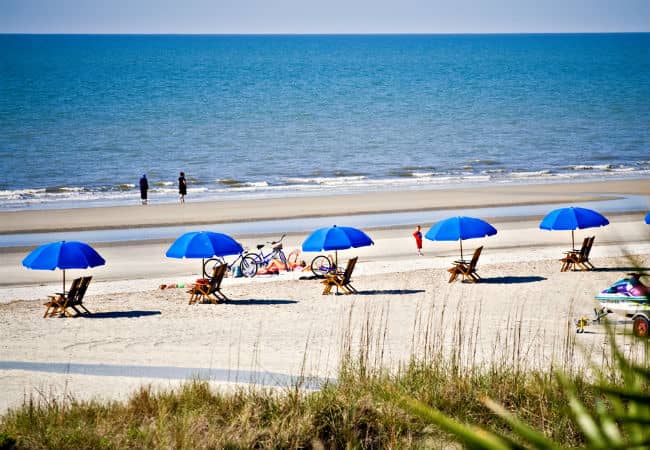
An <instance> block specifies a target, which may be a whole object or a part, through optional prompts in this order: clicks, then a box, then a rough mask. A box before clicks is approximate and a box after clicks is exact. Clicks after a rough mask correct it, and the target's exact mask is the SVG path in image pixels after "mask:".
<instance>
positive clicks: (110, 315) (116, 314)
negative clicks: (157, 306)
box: [83, 311, 160, 319]
mask: <svg viewBox="0 0 650 450" xmlns="http://www.w3.org/2000/svg"><path fill="white" fill-rule="evenodd" d="M158 315H160V311H108V312H96V313H92V314H90V315H88V316H83V317H87V318H89V319H125V318H126V319H132V318H135V317H145V316H158Z"/></svg>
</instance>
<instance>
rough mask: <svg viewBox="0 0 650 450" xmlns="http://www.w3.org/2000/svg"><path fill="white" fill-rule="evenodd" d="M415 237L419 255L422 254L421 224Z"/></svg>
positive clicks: (416, 230)
mask: <svg viewBox="0 0 650 450" xmlns="http://www.w3.org/2000/svg"><path fill="white" fill-rule="evenodd" d="M413 237H414V238H415V245H416V247H417V248H418V255H420V256H422V232H421V231H420V225H418V226H417V228H416V229H415V233H413Z"/></svg>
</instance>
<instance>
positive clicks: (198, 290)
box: [187, 264, 229, 305]
mask: <svg viewBox="0 0 650 450" xmlns="http://www.w3.org/2000/svg"><path fill="white" fill-rule="evenodd" d="M227 271H228V265H227V264H221V265H219V266H215V268H214V269H213V270H212V277H211V278H210V282H209V283H206V284H194V285H193V286H192V287H191V288H190V290H189V291H187V293H188V294H190V301H189V304H190V305H191V304H193V303H197V302H199V303H203V302H211V303H214V304H215V305H216V304H217V303H219V302H220V301H224V302H225V301H228V300H229V299H228V297H226V295H225V294H224V293H223V292H221V282H222V281H223V278H224V276H225V275H226V272H227Z"/></svg>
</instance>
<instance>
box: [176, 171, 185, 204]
mask: <svg viewBox="0 0 650 450" xmlns="http://www.w3.org/2000/svg"><path fill="white" fill-rule="evenodd" d="M186 195H187V181H186V180H185V172H181V174H180V176H179V177H178V202H179V203H185V196H186Z"/></svg>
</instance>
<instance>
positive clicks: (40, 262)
mask: <svg viewBox="0 0 650 450" xmlns="http://www.w3.org/2000/svg"><path fill="white" fill-rule="evenodd" d="M104 264H106V261H105V260H104V258H102V257H101V256H100V255H99V253H97V252H96V251H95V249H94V248H92V247H91V246H90V245H88V244H86V243H84V242H78V241H57V242H50V243H49V244H43V245H41V246H40V247H37V248H35V249H34V250H32V251H31V252H30V253H29V254H28V255H27V256H26V257H25V259H23V266H25V267H27V268H28V269H34V270H54V269H61V270H63V292H65V270H66V269H87V268H88V267H96V266H103V265H104Z"/></svg>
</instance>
